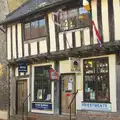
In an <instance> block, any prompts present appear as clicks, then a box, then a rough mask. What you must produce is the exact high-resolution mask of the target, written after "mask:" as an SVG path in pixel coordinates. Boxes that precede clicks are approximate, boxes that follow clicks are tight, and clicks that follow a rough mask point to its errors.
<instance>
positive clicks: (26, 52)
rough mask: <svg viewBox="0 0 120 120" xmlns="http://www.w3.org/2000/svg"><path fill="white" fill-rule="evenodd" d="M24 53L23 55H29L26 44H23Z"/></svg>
mask: <svg viewBox="0 0 120 120" xmlns="http://www.w3.org/2000/svg"><path fill="white" fill-rule="evenodd" d="M24 55H25V56H28V55H29V53H28V44H24Z"/></svg>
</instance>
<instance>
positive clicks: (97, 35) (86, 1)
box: [83, 0, 102, 47]
mask: <svg viewBox="0 0 120 120" xmlns="http://www.w3.org/2000/svg"><path fill="white" fill-rule="evenodd" d="M89 2H90V1H89V0H83V7H84V9H85V10H86V11H87V12H88V16H89V18H90V19H91V20H92V15H91V13H90V4H89ZM92 25H93V28H94V30H95V34H96V37H97V41H98V45H99V47H101V46H102V38H101V35H100V33H99V31H98V29H97V27H96V25H95V22H94V21H93V20H92Z"/></svg>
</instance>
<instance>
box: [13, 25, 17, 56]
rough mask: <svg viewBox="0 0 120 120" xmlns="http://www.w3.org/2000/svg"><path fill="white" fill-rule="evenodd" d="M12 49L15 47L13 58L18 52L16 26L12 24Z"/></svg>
mask: <svg viewBox="0 0 120 120" xmlns="http://www.w3.org/2000/svg"><path fill="white" fill-rule="evenodd" d="M12 49H13V58H16V57H17V54H16V27H15V25H13V26H12Z"/></svg>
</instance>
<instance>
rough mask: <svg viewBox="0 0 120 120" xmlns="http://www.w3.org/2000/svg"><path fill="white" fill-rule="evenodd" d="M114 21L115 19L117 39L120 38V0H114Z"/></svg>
mask: <svg viewBox="0 0 120 120" xmlns="http://www.w3.org/2000/svg"><path fill="white" fill-rule="evenodd" d="M113 8H114V21H115V40H120V33H119V31H120V16H119V14H120V0H113Z"/></svg>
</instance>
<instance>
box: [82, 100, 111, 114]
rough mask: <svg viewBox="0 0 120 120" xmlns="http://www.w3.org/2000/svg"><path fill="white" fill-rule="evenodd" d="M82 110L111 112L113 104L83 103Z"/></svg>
mask: <svg viewBox="0 0 120 120" xmlns="http://www.w3.org/2000/svg"><path fill="white" fill-rule="evenodd" d="M81 110H95V111H105V112H110V111H111V104H109V103H85V102H83V103H81Z"/></svg>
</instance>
